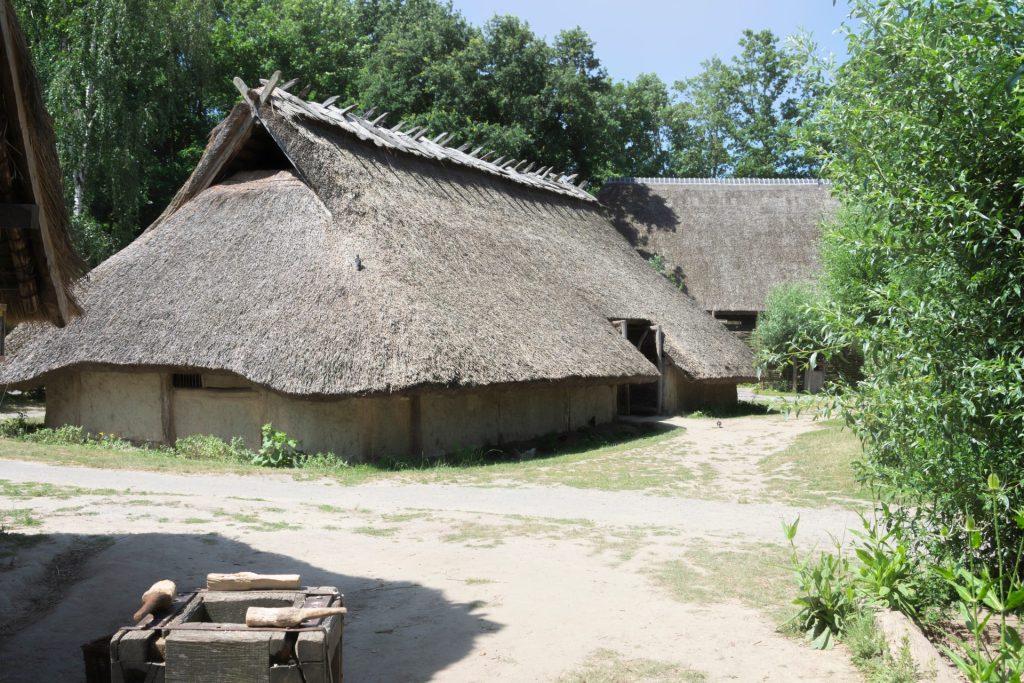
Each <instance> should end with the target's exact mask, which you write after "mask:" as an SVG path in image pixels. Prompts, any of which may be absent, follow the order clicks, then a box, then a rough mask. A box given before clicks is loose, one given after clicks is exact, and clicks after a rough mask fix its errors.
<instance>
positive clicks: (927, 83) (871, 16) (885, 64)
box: [809, 0, 1024, 565]
mask: <svg viewBox="0 0 1024 683" xmlns="http://www.w3.org/2000/svg"><path fill="white" fill-rule="evenodd" d="M1004 10H1005V3H1001V2H998V1H996V0H979V1H978V2H969V3H961V2H955V1H954V0H938V1H936V2H929V3H890V2H871V1H866V0H863V1H858V2H855V3H853V5H852V14H853V20H854V21H855V22H857V25H858V28H857V29H856V33H854V34H852V35H851V38H850V42H849V59H848V61H847V62H846V63H845V64H843V65H842V66H841V67H840V68H839V69H838V71H837V74H836V79H835V82H834V84H833V87H832V88H831V90H830V91H829V93H828V95H827V97H826V100H825V103H824V106H823V107H822V108H821V110H820V112H818V114H817V115H816V116H815V117H814V118H813V120H812V122H811V123H810V128H811V129H812V130H811V133H813V135H810V136H809V137H810V138H812V139H817V140H819V141H820V147H819V149H820V150H821V152H822V153H823V154H824V155H825V156H826V167H827V168H828V173H829V175H830V177H831V178H832V180H833V181H834V186H835V188H836V189H837V191H838V193H839V195H840V197H841V198H842V201H843V203H844V210H843V211H842V212H841V213H840V214H839V217H838V220H837V223H836V225H835V227H834V228H833V229H831V230H829V231H827V233H826V236H825V244H824V249H823V258H824V263H825V271H826V272H825V278H824V279H825V285H826V289H827V292H828V296H827V305H826V309H827V311H826V320H827V326H828V328H829V334H830V335H831V336H832V337H833V338H835V339H843V340H845V341H846V342H848V343H849V344H850V345H851V346H852V347H854V348H859V349H863V350H864V355H865V373H866V376H865V378H864V380H863V381H862V382H860V383H859V384H858V385H857V387H856V390H855V391H853V392H851V393H850V394H848V395H847V396H846V397H845V399H844V407H845V408H846V410H847V414H848V415H849V417H850V419H851V421H852V422H853V426H854V429H855V430H856V431H857V433H858V434H859V435H860V436H861V437H862V439H863V440H864V441H865V446H866V451H867V454H868V463H869V465H870V466H871V467H872V468H873V470H874V471H875V473H876V475H877V477H878V478H879V479H880V480H882V481H884V482H885V483H887V484H890V485H892V486H894V487H897V488H899V489H901V490H906V491H910V492H912V493H913V495H914V496H915V498H916V499H917V500H918V501H919V504H920V505H921V507H922V509H924V510H927V514H928V515H930V516H931V522H932V524H931V525H930V527H929V526H928V525H924V526H923V527H922V528H921V530H920V531H919V533H920V534H921V536H922V538H920V539H917V540H918V541H920V542H922V543H927V542H933V541H928V540H927V539H929V538H931V532H930V531H929V529H934V528H935V527H937V526H941V525H947V526H951V527H957V526H958V525H957V524H956V522H957V520H959V519H961V518H962V515H963V514H964V512H965V511H966V512H967V513H969V514H970V515H972V516H974V517H976V518H981V516H982V515H987V510H988V508H996V509H998V510H999V512H998V514H999V520H998V521H999V524H998V527H999V528H1000V529H1002V531H1003V532H1004V534H1005V538H1004V541H1006V542H1007V543H1008V544H1009V545H1011V546H1012V545H1013V544H1014V543H1015V542H1016V540H1017V539H1019V538H1021V535H1022V531H1024V523H1020V524H1019V523H1018V521H1017V519H1016V517H1017V512H1015V511H1017V510H1020V509H1021V508H1022V505H1024V492H1022V490H1021V487H1019V486H1016V485H1015V482H1012V481H1007V480H1006V475H1007V474H1008V473H1015V472H1021V471H1024V450H1022V449H1021V448H1020V440H1021V434H1024V392H1022V384H1024V383H1022V382H1021V379H1020V372H1021V369H1022V368H1024V355H1022V352H1021V344H1020V340H1021V339H1024V298H1022V292H1024V288H1022V283H1021V277H1020V272H1021V271H1020V264H1021V263H1022V262H1024V241H1022V240H1021V239H1020V238H1019V235H1020V234H1021V233H1022V232H1024V212H1022V211H1021V205H1022V198H1024V196H1022V195H1024V193H1022V189H1021V187H1020V178H1022V177H1024V157H1021V155H1020V153H1019V150H1020V145H1021V139H1020V133H1019V131H1020V130H1021V129H1022V123H1024V107H1022V106H1021V99H1020V82H1019V79H1020V74H1021V58H1020V55H1021V54H1022V51H1024V38H1022V36H1024V15H1022V14H1021V13H1020V12H1013V11H1004ZM1004 84H1007V85H1008V88H1004V87H1002V86H1003V85H1004ZM991 473H998V475H996V474H991ZM994 494H998V495H994ZM995 533H996V525H986V526H984V527H983V528H971V529H967V530H964V531H963V532H962V533H960V532H958V533H955V534H952V535H951V537H950V538H949V539H948V544H946V545H944V546H942V547H941V549H940V548H935V551H936V552H941V553H944V554H945V553H950V554H952V555H953V556H955V557H958V558H959V559H965V558H967V557H980V558H982V559H984V560H985V561H986V562H988V563H990V564H992V565H994V564H995V563H997V562H998V559H999V558H998V551H997V550H996V547H997V543H996V542H995ZM911 540H914V539H911Z"/></svg>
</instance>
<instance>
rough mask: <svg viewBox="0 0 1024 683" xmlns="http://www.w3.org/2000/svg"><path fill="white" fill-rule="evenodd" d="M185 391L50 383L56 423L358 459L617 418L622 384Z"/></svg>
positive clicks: (77, 374)
mask: <svg viewBox="0 0 1024 683" xmlns="http://www.w3.org/2000/svg"><path fill="white" fill-rule="evenodd" d="M203 385H204V388H188V389H186V388H176V387H173V386H172V382H171V379H170V375H169V374H167V373H160V372H143V371H64V372H61V373H58V374H57V375H55V376H53V377H51V378H49V380H48V381H47V405H46V424H47V426H50V427H59V426H61V425H64V424H76V425H81V426H82V427H83V428H84V429H85V430H87V431H89V432H93V433H98V432H106V433H114V434H117V435H119V436H121V437H124V438H127V439H131V440H133V441H144V442H154V443H161V442H162V443H173V442H174V441H175V440H176V439H177V438H180V437H183V436H188V435H191V434H209V435H213V436H217V437H220V438H222V439H225V440H230V439H231V438H233V437H241V438H242V439H243V440H244V441H245V444H246V446H248V447H249V448H250V449H254V450H255V449H257V448H259V446H260V427H261V426H262V425H264V424H266V423H268V422H269V423H272V424H273V425H274V427H275V428H276V429H280V430H283V431H285V432H287V433H288V434H289V435H290V436H292V437H294V438H297V439H299V441H300V442H301V447H302V448H303V450H306V451H310V452H332V453H334V454H336V455H338V456H341V457H344V458H346V459H352V460H369V459H373V458H379V457H385V456H396V457H404V456H409V455H419V454H421V453H422V454H425V455H428V456H433V455H440V454H443V453H447V452H451V451H454V450H457V449H460V448H465V447H477V446H487V445H497V444H501V443H507V442H513V441H521V440H524V439H529V438H533V437H536V436H541V435H543V434H549V433H552V432H564V431H571V430H575V429H579V428H582V427H586V426H588V425H595V424H601V423H605V422H610V421H612V420H614V419H615V415H616V403H615V387H614V386H611V385H590V386H573V385H571V384H567V383H561V384H550V385H541V386H523V387H516V388H508V389H494V388H485V389H475V390H457V391H448V392H435V393H423V394H413V395H397V396H386V397H379V398H378V397H371V398H340V399H329V400H314V399H304V398H296V397H291V396H285V395H282V394H278V393H276V392H272V391H268V390H265V389H262V388H258V387H253V386H251V385H248V384H246V383H244V382H242V381H239V380H238V379H237V378H234V377H233V376H228V375H206V374H204V375H203Z"/></svg>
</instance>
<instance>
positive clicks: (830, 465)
mask: <svg viewBox="0 0 1024 683" xmlns="http://www.w3.org/2000/svg"><path fill="white" fill-rule="evenodd" d="M862 456H863V449H862V448H861V444H860V441H859V440H858V439H857V437H856V436H854V434H853V432H851V431H850V430H848V429H845V428H843V426H842V423H841V422H839V421H838V420H832V421H828V422H825V423H823V425H822V427H821V428H820V429H816V430H814V431H810V432H806V433H804V434H800V435H799V436H798V437H797V438H796V440H795V441H794V442H793V444H792V445H791V446H789V448H786V449H784V450H782V451H780V452H778V453H774V454H772V455H769V456H768V457H767V458H765V459H764V460H762V461H761V469H762V471H763V472H764V474H765V477H766V479H765V485H766V487H767V489H768V492H769V494H770V495H771V497H773V498H774V499H776V500H781V501H783V502H786V503H790V504H793V505H803V506H807V507H827V506H832V505H840V506H848V505H851V504H856V503H857V502H858V501H867V500H870V499H871V494H870V492H869V491H868V490H867V489H865V488H864V487H863V486H861V485H860V484H859V483H858V482H857V479H856V477H855V474H854V467H853V463H854V462H856V461H857V460H859V459H860V458H861V457H862Z"/></svg>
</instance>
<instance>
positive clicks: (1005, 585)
mask: <svg viewBox="0 0 1024 683" xmlns="http://www.w3.org/2000/svg"><path fill="white" fill-rule="evenodd" d="M986 483H987V491H986V492H985V497H986V498H987V500H988V502H989V506H988V509H989V511H990V512H989V514H990V519H991V522H990V525H989V528H988V529H982V528H981V527H979V526H978V525H976V523H975V521H974V519H973V518H972V517H971V516H970V515H968V516H967V517H966V520H965V522H964V527H963V529H962V532H963V534H964V535H965V536H966V538H967V543H968V546H969V547H970V548H971V549H972V550H973V551H974V552H975V553H976V555H975V558H972V559H969V561H968V562H966V563H963V564H960V565H950V566H946V567H941V568H938V569H936V572H937V573H938V574H939V576H941V577H942V578H943V579H944V580H945V581H946V582H947V583H948V584H949V585H950V586H951V587H952V588H953V589H954V590H955V591H956V594H957V597H958V599H959V600H958V605H957V607H958V609H959V612H960V617H961V618H962V620H963V622H964V624H965V625H966V626H967V630H968V632H969V633H970V635H971V638H970V639H969V640H962V639H959V638H956V637H954V636H952V635H950V636H949V637H950V639H951V641H952V642H954V643H956V644H957V646H958V649H956V650H955V649H953V648H950V647H948V646H945V645H940V647H941V649H942V650H943V651H944V652H945V653H946V655H947V656H949V658H950V659H951V660H953V663H954V664H956V666H957V668H958V669H960V672H961V673H963V674H964V675H965V676H967V678H968V680H970V681H971V682H972V683H989V682H996V681H998V682H999V683H1003V682H1004V681H1014V682H1016V681H1020V680H1021V678H1022V677H1024V642H1022V640H1021V635H1020V632H1019V631H1018V630H1017V629H1016V628H1014V627H1013V626H1012V625H1011V624H1010V623H1009V622H1008V619H1007V617H1008V616H1009V615H1011V614H1015V613H1018V614H1019V612H1020V611H1021V610H1022V608H1024V581H1022V580H1021V574H1020V567H1021V561H1022V560H1024V539H1022V538H1021V534H1020V531H1021V530H1024V508H1017V509H1016V510H1011V511H1010V512H1011V514H1012V515H1013V525H1014V527H1015V530H1016V531H1017V533H1016V534H1015V535H1014V536H1012V538H1014V539H1015V540H1014V542H1013V545H1011V546H1007V545H1006V541H1005V539H1006V538H1007V533H1006V532H1007V531H1009V530H1008V529H1005V528H1002V527H1001V518H1002V510H1004V509H1005V507H1004V506H1005V505H1006V504H1007V503H1008V501H1009V496H1008V495H1007V491H1008V488H1007V487H1006V486H1004V485H1003V483H1002V482H1001V481H1000V479H999V477H998V476H997V475H995V474H990V475H989V476H988V479H987V482H986ZM1021 485H1024V484H1018V486H1021ZM940 535H941V536H945V535H947V534H940ZM986 538H992V539H993V542H994V544H995V547H994V548H993V549H992V551H994V552H993V553H992V554H994V556H995V557H996V558H997V560H996V563H995V565H994V566H995V569H994V570H993V569H991V568H990V567H991V566H992V565H991V563H989V562H987V561H985V560H986V559H987V556H988V555H989V553H982V552H981V551H982V546H983V544H984V543H985V539H986ZM993 619H994V620H995V623H996V631H997V633H998V637H997V638H996V639H995V642H994V643H993V642H990V638H989V636H990V632H991V630H992V629H990V627H989V624H990V623H991V622H992V621H993Z"/></svg>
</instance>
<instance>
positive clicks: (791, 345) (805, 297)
mask: <svg viewBox="0 0 1024 683" xmlns="http://www.w3.org/2000/svg"><path fill="white" fill-rule="evenodd" d="M820 302H821V297H820V295H819V293H818V289H817V287H816V285H815V284H814V283H811V282H794V283H789V284H783V285H779V286H777V287H775V288H773V289H772V290H771V291H770V292H768V297H767V299H766V300H765V310H764V312H763V313H762V314H761V315H759V316H758V320H757V327H756V328H755V329H754V333H753V336H752V338H751V342H752V343H753V346H754V350H755V351H756V352H757V357H758V361H759V362H760V363H761V366H762V367H763V368H788V369H790V371H791V372H793V382H794V384H795V383H796V381H797V380H796V377H797V374H796V371H797V370H799V369H802V368H806V367H809V366H811V365H814V366H816V365H817V360H818V359H817V356H816V355H815V354H816V352H817V349H820V348H821V347H822V346H823V343H824V340H825V334H824V332H823V329H824V321H823V319H822V317H821V316H820V315H819V314H818V307H819V304H820ZM794 388H796V387H794Z"/></svg>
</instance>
